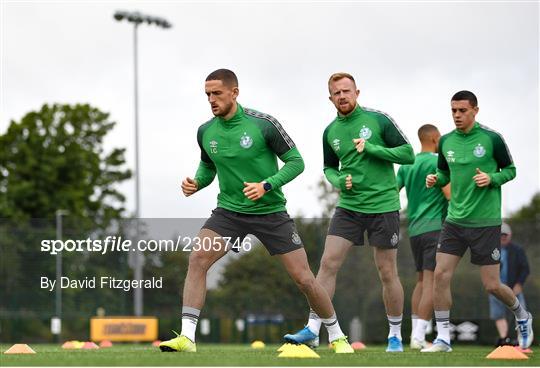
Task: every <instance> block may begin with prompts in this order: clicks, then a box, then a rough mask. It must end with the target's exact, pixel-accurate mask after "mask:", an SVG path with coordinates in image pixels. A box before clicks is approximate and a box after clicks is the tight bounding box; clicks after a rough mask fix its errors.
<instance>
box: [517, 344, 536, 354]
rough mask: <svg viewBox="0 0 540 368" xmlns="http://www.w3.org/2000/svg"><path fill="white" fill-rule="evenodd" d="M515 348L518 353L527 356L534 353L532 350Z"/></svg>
mask: <svg viewBox="0 0 540 368" xmlns="http://www.w3.org/2000/svg"><path fill="white" fill-rule="evenodd" d="M514 348H515V349H516V350H517V351H520V352H522V353H525V354H532V353H533V351H532V350H531V349H530V348H527V349H523V348H521V346H514Z"/></svg>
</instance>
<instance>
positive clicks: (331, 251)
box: [321, 235, 353, 268]
mask: <svg viewBox="0 0 540 368" xmlns="http://www.w3.org/2000/svg"><path fill="white" fill-rule="evenodd" d="M352 245H353V243H352V242H351V241H350V240H347V239H345V238H342V237H340V236H336V235H327V236H326V241H325V243H324V252H323V255H322V259H321V265H322V264H323V263H326V264H331V265H332V266H334V267H337V268H339V267H341V265H342V264H343V262H344V261H345V259H346V258H347V254H348V253H349V250H350V249H351V247H352Z"/></svg>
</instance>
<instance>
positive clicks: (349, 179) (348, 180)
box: [345, 174, 352, 190]
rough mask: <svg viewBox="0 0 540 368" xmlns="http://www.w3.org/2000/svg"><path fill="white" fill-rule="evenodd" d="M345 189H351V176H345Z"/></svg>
mask: <svg viewBox="0 0 540 368" xmlns="http://www.w3.org/2000/svg"><path fill="white" fill-rule="evenodd" d="M345 188H347V190H351V189H352V176H351V174H349V175H347V177H346V178H345Z"/></svg>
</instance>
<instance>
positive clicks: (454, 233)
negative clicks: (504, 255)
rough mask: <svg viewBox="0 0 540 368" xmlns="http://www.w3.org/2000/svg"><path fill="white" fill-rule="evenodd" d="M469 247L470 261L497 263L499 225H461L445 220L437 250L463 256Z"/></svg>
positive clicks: (499, 254) (498, 255) (499, 241)
mask: <svg viewBox="0 0 540 368" xmlns="http://www.w3.org/2000/svg"><path fill="white" fill-rule="evenodd" d="M467 248H471V263H472V264H475V265H479V266H486V265H493V264H499V261H500V258H501V227H500V226H487V227H463V226H459V225H455V224H452V223H449V222H448V221H445V222H444V224H443V227H442V230H441V239H440V242H439V246H438V249H437V252H441V253H448V254H453V255H455V256H459V257H463V254H465V251H466V250H467Z"/></svg>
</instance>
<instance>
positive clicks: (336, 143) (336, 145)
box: [332, 138, 341, 151]
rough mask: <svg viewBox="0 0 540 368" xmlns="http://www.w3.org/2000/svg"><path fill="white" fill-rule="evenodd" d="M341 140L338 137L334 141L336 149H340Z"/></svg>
mask: <svg viewBox="0 0 540 368" xmlns="http://www.w3.org/2000/svg"><path fill="white" fill-rule="evenodd" d="M340 142H341V141H340V140H339V139H337V138H336V139H334V140H333V141H332V145H333V146H334V151H339V144H340Z"/></svg>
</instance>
